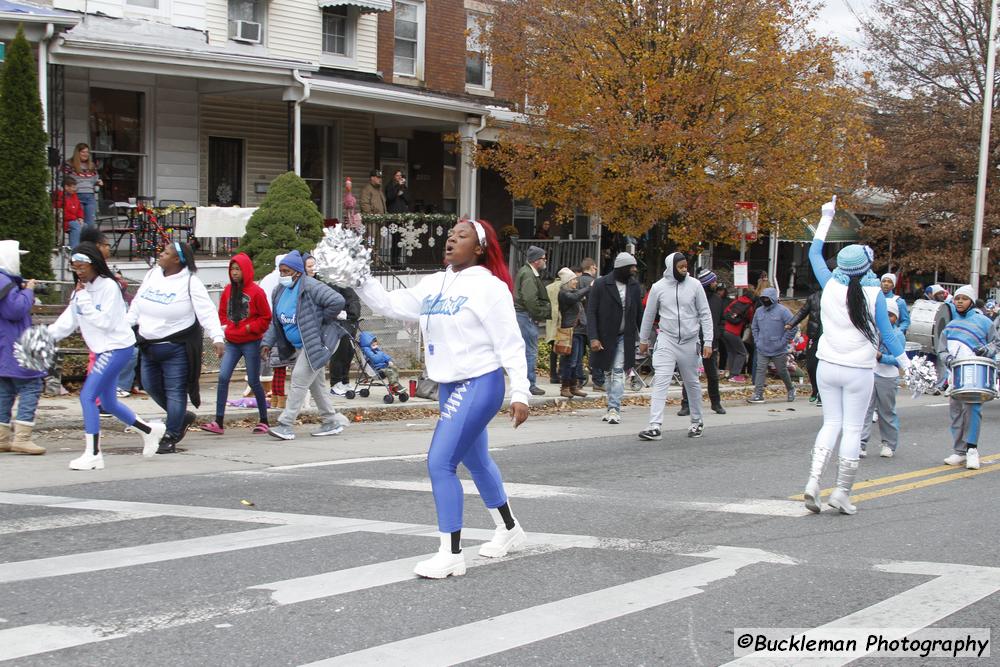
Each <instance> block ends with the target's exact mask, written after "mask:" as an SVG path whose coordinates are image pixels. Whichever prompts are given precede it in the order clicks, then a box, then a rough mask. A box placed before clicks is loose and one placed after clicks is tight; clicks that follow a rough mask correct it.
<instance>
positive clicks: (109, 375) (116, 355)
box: [80, 347, 135, 435]
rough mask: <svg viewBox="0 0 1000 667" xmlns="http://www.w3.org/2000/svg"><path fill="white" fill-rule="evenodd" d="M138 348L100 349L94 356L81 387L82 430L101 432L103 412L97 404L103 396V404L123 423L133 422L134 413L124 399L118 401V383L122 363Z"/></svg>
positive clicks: (128, 424) (92, 433) (92, 432)
mask: <svg viewBox="0 0 1000 667" xmlns="http://www.w3.org/2000/svg"><path fill="white" fill-rule="evenodd" d="M134 351H135V348H132V347H125V348H121V349H118V350H109V351H108V352H101V353H100V354H99V355H97V358H96V359H95V360H94V365H93V366H92V367H91V369H90V372H89V373H87V379H86V381H85V382H84V383H83V388H82V389H81V390H80V407H81V408H82V410H83V430H84V432H85V433H88V434H90V435H95V434H97V433H100V432H101V414H100V410H99V409H98V407H97V401H98V399H100V401H101V408H103V409H104V410H105V411H106V412H110V413H111V414H113V415H114V416H115V417H117V418H118V419H119V420H120V421H121V422H122V423H123V424H125V425H127V426H131V425H132V424H134V423H135V413H134V412H132V410H131V409H130V408H129V407H128V406H126V405H125V404H124V403H121V402H119V401H118V396H117V395H116V394H115V389H116V387H115V385H116V384H117V382H118V374H119V373H121V370H122V367H123V366H124V365H125V364H127V363H128V362H129V359H131V358H132V353H133V352H134Z"/></svg>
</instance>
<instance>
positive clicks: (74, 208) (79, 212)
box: [56, 190, 83, 232]
mask: <svg viewBox="0 0 1000 667" xmlns="http://www.w3.org/2000/svg"><path fill="white" fill-rule="evenodd" d="M56 208H61V209H62V211H63V231H64V232H68V231H69V223H71V222H73V221H74V220H83V205H82V204H81V203H80V197H79V196H78V195H77V194H76V193H75V192H73V193H69V192H64V191H62V190H59V191H57V192H56Z"/></svg>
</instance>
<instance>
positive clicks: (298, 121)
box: [292, 69, 312, 176]
mask: <svg viewBox="0 0 1000 667" xmlns="http://www.w3.org/2000/svg"><path fill="white" fill-rule="evenodd" d="M292 78H293V79H295V80H296V81H297V82H299V84H301V85H302V97H301V98H300V99H298V100H295V111H294V113H293V121H292V123H293V125H294V131H295V144H294V154H295V174H296V175H297V176H301V175H302V105H303V104H305V103H306V102H307V101H309V96H310V95H311V94H312V86H310V84H309V82H308V81H306V80H305V79H304V78H302V75H301V74H299V70H297V69H293V70H292Z"/></svg>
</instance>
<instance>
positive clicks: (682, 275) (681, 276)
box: [671, 253, 687, 283]
mask: <svg viewBox="0 0 1000 667" xmlns="http://www.w3.org/2000/svg"><path fill="white" fill-rule="evenodd" d="M686 259H687V257H685V256H684V254H683V253H677V254H676V255H674V265H673V267H671V268H672V269H673V274H674V280H676V281H677V282H679V283H680V282H684V279H685V278H687V273H680V272H679V271H678V270H677V265H678V264H680V263H681V262H683V261H684V260H686Z"/></svg>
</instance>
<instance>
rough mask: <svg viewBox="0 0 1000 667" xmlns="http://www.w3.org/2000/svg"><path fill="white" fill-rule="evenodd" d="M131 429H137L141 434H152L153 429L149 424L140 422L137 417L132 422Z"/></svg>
mask: <svg viewBox="0 0 1000 667" xmlns="http://www.w3.org/2000/svg"><path fill="white" fill-rule="evenodd" d="M132 427H133V428H137V429H139V430H140V431H142V432H143V433H152V432H153V429H152V428H150V427H149V424H147V423H146V422H144V421H142V420H141V419H139V418H138V417H136V418H135V421H134V422H132Z"/></svg>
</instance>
